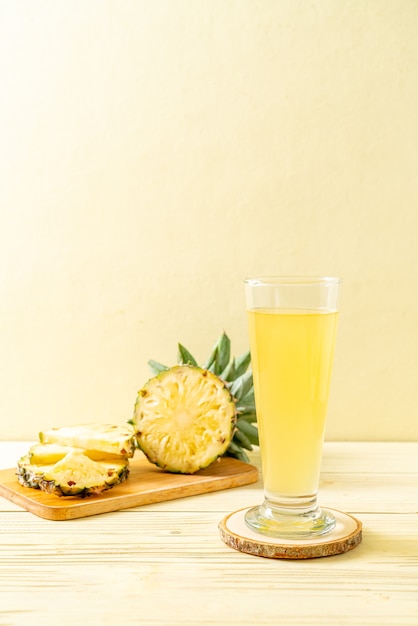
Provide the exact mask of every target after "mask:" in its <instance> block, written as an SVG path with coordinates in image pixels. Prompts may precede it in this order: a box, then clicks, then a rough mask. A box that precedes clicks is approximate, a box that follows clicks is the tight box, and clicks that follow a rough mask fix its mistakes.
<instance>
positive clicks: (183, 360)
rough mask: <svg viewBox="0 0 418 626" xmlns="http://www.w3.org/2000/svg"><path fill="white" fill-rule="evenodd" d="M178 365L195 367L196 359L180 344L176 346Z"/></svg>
mask: <svg viewBox="0 0 418 626" xmlns="http://www.w3.org/2000/svg"><path fill="white" fill-rule="evenodd" d="M178 363H179V365H193V366H194V367H197V361H196V359H195V358H194V356H192V354H191V353H190V352H189V351H188V350H187V348H185V347H184V346H182V345H181V343H179V344H178Z"/></svg>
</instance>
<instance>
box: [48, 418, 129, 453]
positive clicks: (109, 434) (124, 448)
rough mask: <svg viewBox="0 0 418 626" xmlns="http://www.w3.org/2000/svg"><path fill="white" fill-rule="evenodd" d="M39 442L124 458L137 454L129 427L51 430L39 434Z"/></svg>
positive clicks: (82, 426) (100, 425) (81, 426)
mask: <svg viewBox="0 0 418 626" xmlns="http://www.w3.org/2000/svg"><path fill="white" fill-rule="evenodd" d="M39 440H40V442H41V443H45V444H46V443H54V444H59V445H63V446H70V447H73V448H82V449H83V450H89V451H91V452H100V453H103V452H106V453H108V454H116V455H121V456H124V457H133V455H134V452H135V438H134V436H133V431H132V428H130V427H129V426H114V425H110V424H82V425H79V426H65V427H62V428H51V430H46V431H44V432H41V433H39Z"/></svg>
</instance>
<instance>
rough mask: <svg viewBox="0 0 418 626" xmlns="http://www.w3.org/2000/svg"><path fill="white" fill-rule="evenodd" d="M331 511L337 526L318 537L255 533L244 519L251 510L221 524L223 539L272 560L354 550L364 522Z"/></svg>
mask: <svg viewBox="0 0 418 626" xmlns="http://www.w3.org/2000/svg"><path fill="white" fill-rule="evenodd" d="M328 510H330V511H331V513H333V514H334V516H335V519H336V520H337V524H336V528H335V529H334V530H333V531H332V532H330V533H329V534H327V535H324V536H322V537H317V538H315V539H304V540H301V541H298V542H297V541H295V540H293V539H287V540H286V539H272V538H270V537H265V536H263V535H260V534H258V533H255V532H252V531H251V530H250V529H248V528H247V527H246V524H245V520H244V516H245V513H246V511H248V509H241V510H239V511H235V512H234V513H231V514H229V515H227V516H226V517H225V518H224V519H223V520H222V521H221V522H220V523H219V531H220V535H221V539H222V541H223V542H224V543H226V545H227V546H229V547H230V548H233V549H234V550H238V551H240V552H246V553H247V554H252V555H254V556H260V557H264V558H268V559H316V558H323V557H326V556H335V555H336V554H343V553H344V552H348V551H349V550H353V548H355V547H357V546H358V545H359V544H360V542H361V539H362V523H361V522H360V521H359V520H358V519H356V518H355V517H353V516H352V515H348V514H346V513H342V512H341V511H336V510H335V509H328Z"/></svg>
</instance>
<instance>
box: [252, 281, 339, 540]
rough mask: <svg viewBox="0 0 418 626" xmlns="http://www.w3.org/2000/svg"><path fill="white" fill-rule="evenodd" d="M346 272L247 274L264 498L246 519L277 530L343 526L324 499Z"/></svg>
mask: <svg viewBox="0 0 418 626" xmlns="http://www.w3.org/2000/svg"><path fill="white" fill-rule="evenodd" d="M339 287H340V280H339V279H338V278H335V277H297V278H295V277H265V278H248V279H246V280H245V296H246V304H247V315H248V327H249V338H250V350H251V363H252V369H253V378H254V393H255V404H256V410H257V423H258V428H259V439H260V453H261V465H262V476H263V485H264V502H263V503H262V504H260V505H259V506H255V507H253V508H251V509H249V510H248V511H247V513H246V515H245V522H246V524H247V526H248V527H249V528H251V529H252V530H254V531H256V532H258V533H261V534H264V535H269V536H272V537H284V538H296V539H297V538H301V539H302V538H303V539H306V538H309V537H315V536H318V535H323V534H325V533H327V532H330V531H331V530H332V529H333V528H334V527H335V523H336V522H335V518H334V516H333V515H332V513H331V512H330V511H328V510H325V509H321V508H320V507H319V506H318V503H317V492H318V484H319V474H320V465H321V457H322V444H323V439H324V430H325V418H326V412H327V404H328V397H329V390H330V380H331V371H332V364H333V356H334V346H335V338H336V333H337V324H338V295H339Z"/></svg>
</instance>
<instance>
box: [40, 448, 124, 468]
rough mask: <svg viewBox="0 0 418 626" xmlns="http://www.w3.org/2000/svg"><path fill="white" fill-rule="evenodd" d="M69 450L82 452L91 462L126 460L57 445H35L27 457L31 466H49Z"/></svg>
mask: <svg viewBox="0 0 418 626" xmlns="http://www.w3.org/2000/svg"><path fill="white" fill-rule="evenodd" d="M71 450H77V451H78V452H84V454H85V455H86V456H88V457H89V459H91V460H92V461H106V462H108V463H109V462H121V461H123V460H124V459H125V458H126V457H125V456H123V455H121V454H111V453H110V452H101V451H99V450H83V448H74V447H71V446H63V445H61V444H59V443H36V444H35V445H33V446H31V447H30V448H29V452H28V457H29V459H30V462H31V463H32V465H51V464H53V463H57V462H58V461H61V459H63V458H64V457H65V456H66V455H67V454H68V453H69V452H70V451H71Z"/></svg>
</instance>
